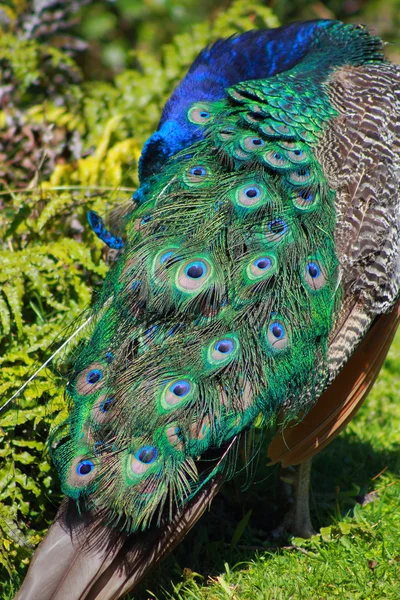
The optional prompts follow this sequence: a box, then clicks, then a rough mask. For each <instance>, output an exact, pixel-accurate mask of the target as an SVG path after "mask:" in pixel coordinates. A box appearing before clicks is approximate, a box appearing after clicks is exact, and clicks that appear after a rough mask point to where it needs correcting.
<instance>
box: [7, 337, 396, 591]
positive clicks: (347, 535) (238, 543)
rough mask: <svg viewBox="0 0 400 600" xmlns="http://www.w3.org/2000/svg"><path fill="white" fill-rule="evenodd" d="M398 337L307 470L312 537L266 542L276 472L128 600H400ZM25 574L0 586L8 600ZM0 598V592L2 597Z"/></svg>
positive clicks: (226, 505) (276, 500) (275, 514)
mask: <svg viewBox="0 0 400 600" xmlns="http://www.w3.org/2000/svg"><path fill="white" fill-rule="evenodd" d="M399 390H400V334H399V335H397V338H396V339H395V342H394V344H393V346H392V348H391V350H390V353H389V356H388V358H387V360H386V363H385V366H384V368H383V370H382V372H381V374H380V376H379V379H378V381H377V383H376V384H375V386H374V388H373V390H372V392H371V393H370V395H369V397H368V399H367V401H366V403H365V404H364V406H363V407H362V409H361V410H360V412H359V413H358V415H357V416H356V418H355V419H354V420H353V421H352V422H351V423H350V425H348V427H347V429H346V430H345V431H344V432H343V433H342V434H341V435H340V436H339V437H338V438H337V439H336V440H335V441H334V442H333V443H332V444H331V445H330V446H329V447H328V448H326V449H325V450H324V451H323V452H322V453H321V454H320V455H319V456H318V457H316V459H315V460H314V466H313V473H312V486H311V505H312V517H313V522H314V526H315V527H317V528H318V530H319V533H318V535H316V536H314V537H313V538H312V539H311V540H307V541H305V540H300V539H293V538H292V539H286V540H280V541H279V544H278V545H277V542H276V541H271V540H270V538H269V532H270V531H271V529H273V527H275V526H276V524H277V523H278V522H279V520H280V519H281V517H282V514H283V511H284V506H283V504H282V499H281V497H280V496H279V494H278V493H277V491H276V490H277V485H276V484H277V481H278V478H279V472H278V470H277V468H274V469H270V468H267V467H266V463H267V459H266V454H264V455H263V456H262V457H261V459H260V464H259V467H258V472H257V476H256V479H258V480H259V481H258V482H257V481H256V482H255V483H253V484H252V485H251V486H250V487H249V489H247V490H243V489H242V488H241V486H242V485H243V483H244V481H243V480H244V477H243V476H239V477H238V478H237V479H235V480H234V481H231V482H228V483H227V484H226V485H225V486H224V488H223V489H222V491H221V493H220V494H219V496H218V497H217V498H216V499H215V501H214V503H213V505H212V507H211V510H210V511H209V512H208V513H207V514H206V515H205V516H204V517H203V519H202V520H201V521H200V523H198V524H197V526H196V527H195V528H194V529H193V530H192V532H191V533H190V534H189V535H188V537H187V538H186V539H185V540H184V542H183V543H182V544H181V546H180V547H179V548H178V549H177V550H176V551H175V552H174V553H173V555H172V556H170V557H169V558H168V559H167V560H166V561H165V562H164V563H163V564H162V565H160V566H159V567H158V568H157V569H155V571H154V572H153V573H152V574H151V577H149V578H148V579H147V580H146V581H144V582H143V583H142V584H141V586H140V587H139V588H138V590H137V591H136V592H135V594H134V595H131V596H130V599H131V600H133V599H134V600H153V599H155V598H156V599H158V600H164V599H166V598H167V599H168V598H169V599H172V598H173V599H175V600H289V599H290V600H322V599H325V598H326V599H328V598H340V599H341V600H344V599H349V600H357V599H360V600H361V599H362V600H367V599H368V600H375V599H376V600H378V599H379V600H381V599H383V598H384V599H388V600H395V599H400V585H399V581H400V531H399V526H398V514H399V504H400V476H399V474H400V453H399V442H400V402H399ZM22 576H23V575H22V573H16V574H15V577H13V578H12V579H11V580H10V581H3V582H0V584H1V587H2V589H3V591H2V595H1V596H0V597H1V598H2V599H3V600H10V599H11V598H12V597H13V595H14V593H15V592H16V590H17V589H18V587H19V584H20V580H21V579H22ZM0 589H1V588H0Z"/></svg>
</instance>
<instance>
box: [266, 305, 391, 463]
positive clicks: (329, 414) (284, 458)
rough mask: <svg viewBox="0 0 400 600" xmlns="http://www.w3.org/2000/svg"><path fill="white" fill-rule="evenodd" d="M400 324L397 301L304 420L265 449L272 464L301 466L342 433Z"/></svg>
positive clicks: (376, 372) (376, 324) (365, 392)
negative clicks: (280, 463)
mask: <svg viewBox="0 0 400 600" xmlns="http://www.w3.org/2000/svg"><path fill="white" fill-rule="evenodd" d="M399 323H400V300H399V301H398V302H397V303H396V305H395V307H394V309H393V310H392V311H391V312H390V313H388V314H385V315H379V316H378V317H377V318H376V320H375V322H374V324H373V326H372V327H371V329H370V330H369V332H368V333H367V335H366V336H365V338H364V340H363V341H362V342H361V344H360V345H359V347H358V348H357V350H356V351H355V352H354V354H353V356H352V357H351V359H350V360H349V361H348V362H347V364H346V365H345V366H344V368H343V369H342V371H341V372H340V373H339V375H338V376H337V377H336V379H335V380H334V381H333V383H332V384H331V385H330V386H329V387H328V389H327V390H325V392H324V393H323V394H322V395H321V396H320V398H319V400H318V401H317V403H316V404H315V405H314V406H313V408H312V409H311V410H310V411H309V413H308V414H307V415H306V416H305V418H304V419H303V420H302V421H301V422H300V423H298V424H296V425H294V426H288V427H285V429H283V430H282V431H281V432H280V433H279V434H278V435H277V436H275V438H274V439H273V440H272V442H271V444H270V446H269V448H268V456H269V458H270V459H271V462H272V464H273V463H276V462H282V465H283V466H284V467H286V466H288V465H297V464H300V463H302V462H304V461H305V460H307V459H309V458H311V457H313V456H314V455H315V454H317V453H318V452H320V450H322V448H324V447H325V446H326V445H327V444H329V443H330V442H331V441H332V440H333V439H334V438H335V437H336V436H337V435H338V434H339V433H340V432H341V431H342V429H343V427H344V426H345V425H346V424H347V423H348V422H349V421H350V420H351V419H352V418H353V416H354V415H355V413H356V412H357V410H358V409H359V408H360V406H361V405H362V403H363V401H364V400H365V398H366V396H367V394H368V392H369V391H370V389H371V387H372V385H373V384H374V382H375V380H376V378H377V376H378V374H379V371H380V370H381V368H382V365H383V363H384V360H385V358H386V355H387V353H388V351H389V348H390V345H391V343H392V341H393V338H394V335H395V333H396V330H397V327H398V326H399Z"/></svg>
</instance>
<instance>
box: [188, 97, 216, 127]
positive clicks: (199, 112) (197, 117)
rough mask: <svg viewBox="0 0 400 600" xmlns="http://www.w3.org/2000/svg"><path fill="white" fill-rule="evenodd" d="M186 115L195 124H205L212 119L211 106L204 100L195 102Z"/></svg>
mask: <svg viewBox="0 0 400 600" xmlns="http://www.w3.org/2000/svg"><path fill="white" fill-rule="evenodd" d="M187 116H188V119H189V121H190V122H191V123H194V124H195V125H207V124H208V123H210V122H211V121H212V117H213V115H212V107H211V105H210V104H207V103H206V102H204V103H198V104H195V105H193V106H191V107H190V108H189V110H188V113H187Z"/></svg>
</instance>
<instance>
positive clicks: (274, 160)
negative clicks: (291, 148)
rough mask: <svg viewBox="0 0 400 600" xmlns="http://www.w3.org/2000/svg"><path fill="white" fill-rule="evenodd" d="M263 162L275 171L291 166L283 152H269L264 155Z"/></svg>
mask: <svg viewBox="0 0 400 600" xmlns="http://www.w3.org/2000/svg"><path fill="white" fill-rule="evenodd" d="M264 161H265V162H266V163H267V164H268V165H269V166H270V167H273V168H275V169H285V168H288V167H290V166H291V164H290V162H289V160H288V159H287V156H286V153H285V151H284V150H282V151H280V150H270V151H269V152H266V153H265V154H264Z"/></svg>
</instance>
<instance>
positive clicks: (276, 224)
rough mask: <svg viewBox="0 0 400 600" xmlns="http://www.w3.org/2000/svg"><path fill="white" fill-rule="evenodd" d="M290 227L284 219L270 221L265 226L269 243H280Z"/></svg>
mask: <svg viewBox="0 0 400 600" xmlns="http://www.w3.org/2000/svg"><path fill="white" fill-rule="evenodd" d="M288 231H289V225H288V224H287V222H286V221H285V220H284V219H281V218H276V219H272V221H268V222H267V224H266V226H265V237H266V238H267V240H268V242H271V243H272V242H279V241H281V240H282V238H283V237H284V236H285V235H286V234H287V233H288Z"/></svg>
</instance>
